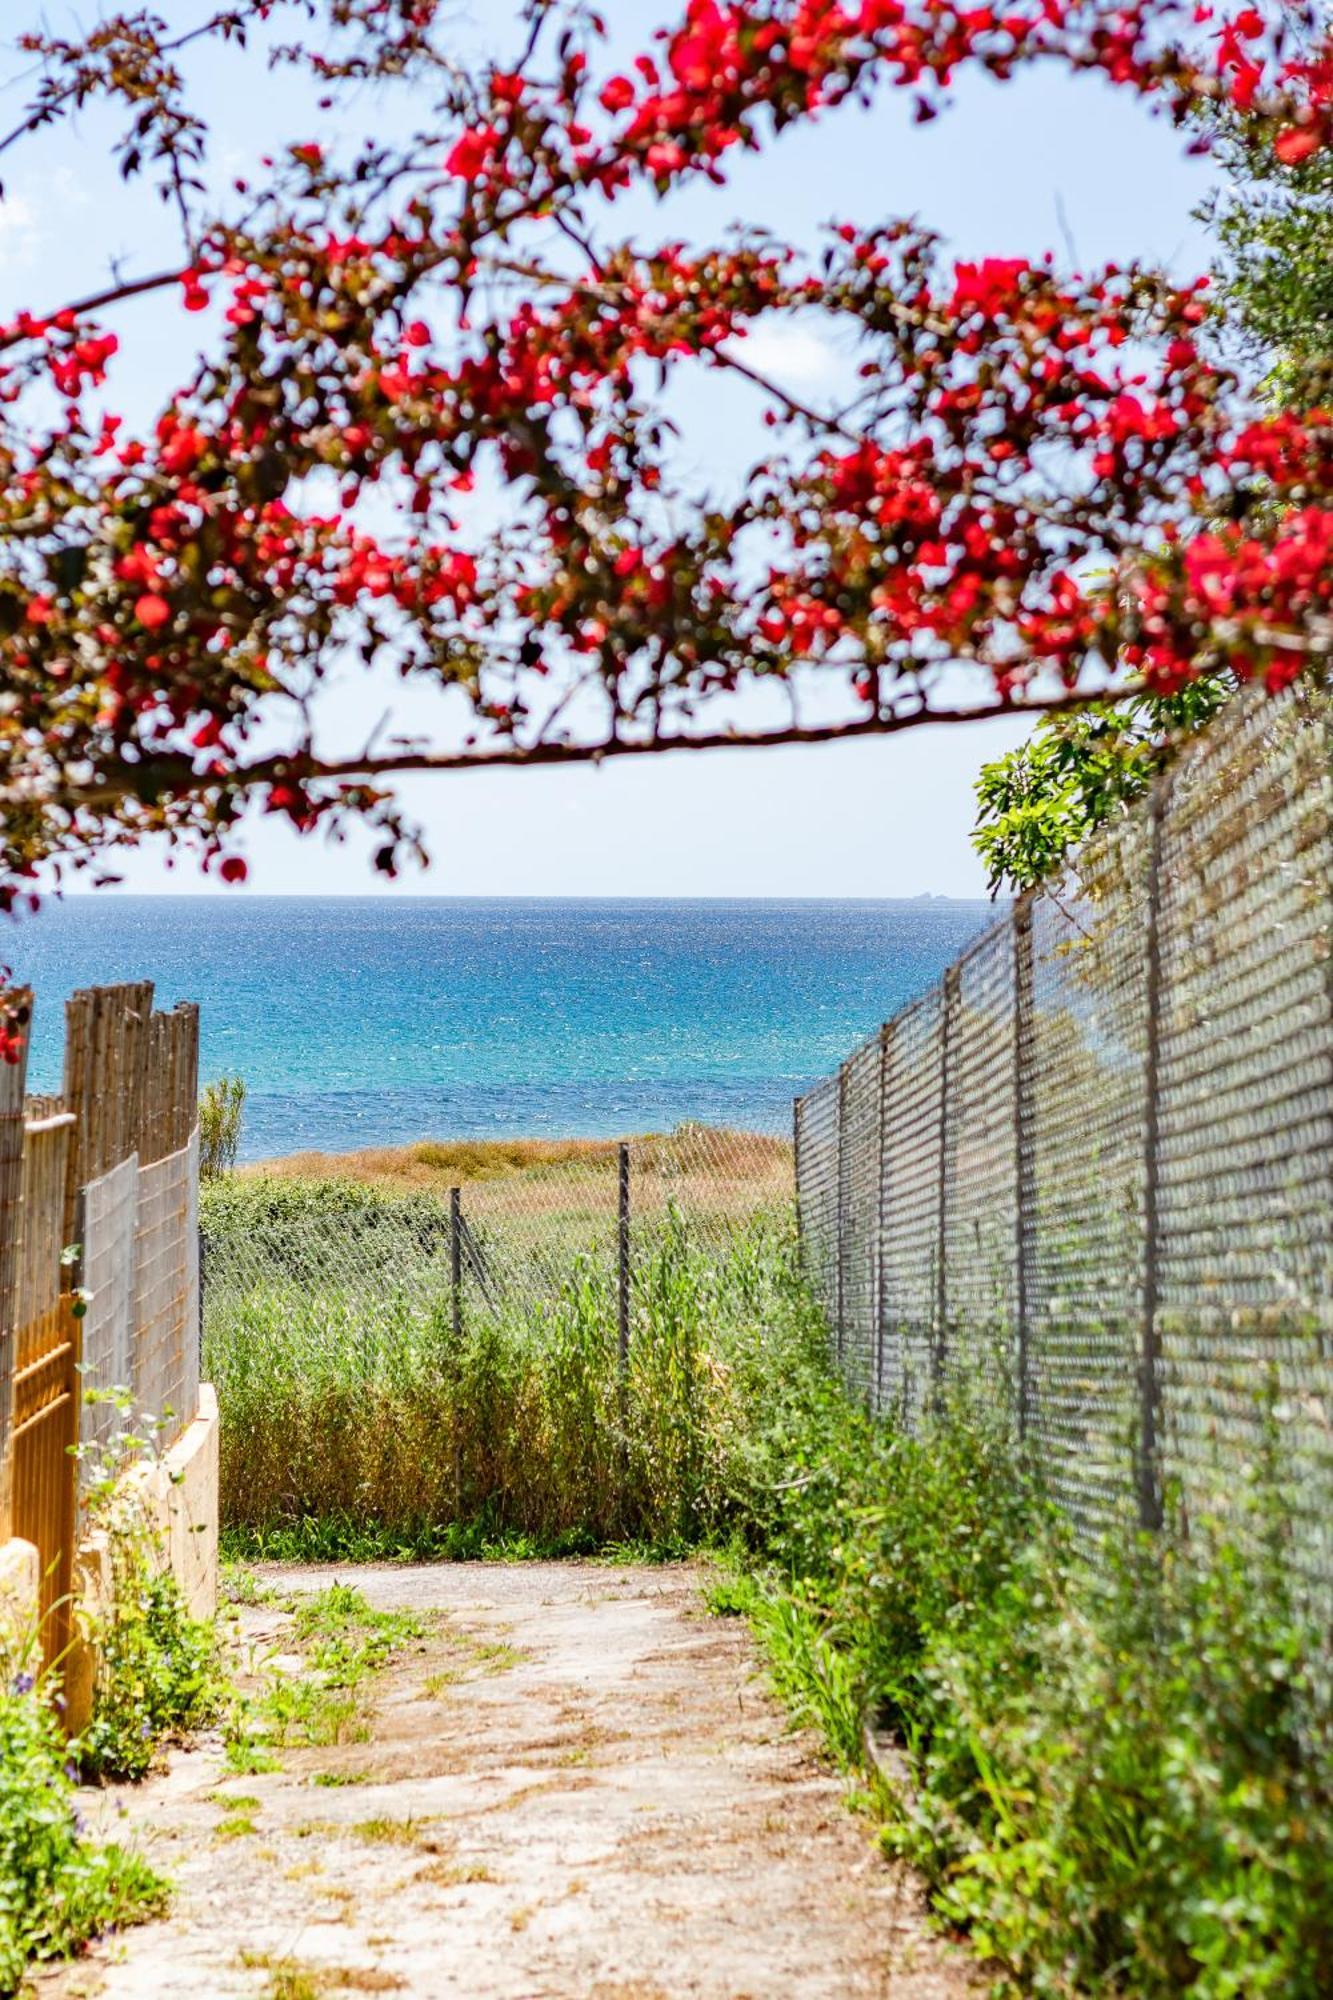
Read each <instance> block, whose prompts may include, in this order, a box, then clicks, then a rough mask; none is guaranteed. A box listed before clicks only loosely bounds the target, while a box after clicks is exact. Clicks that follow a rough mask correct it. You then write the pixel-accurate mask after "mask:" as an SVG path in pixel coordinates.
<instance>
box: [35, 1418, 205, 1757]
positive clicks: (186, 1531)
mask: <svg viewBox="0 0 1333 2000" xmlns="http://www.w3.org/2000/svg"><path fill="white" fill-rule="evenodd" d="M117 1501H118V1503H120V1504H121V1505H123V1506H124V1507H126V1508H127V1509H129V1510H131V1511H132V1513H133V1514H135V1515H137V1516H138V1518H139V1521H140V1523H141V1525H142V1527H143V1528H144V1530H145V1531H146V1532H147V1534H148V1536H149V1538H150V1540H151V1541H152V1542H153V1544H154V1545H155V1546H156V1547H157V1549H158V1550H159V1552H160V1560H161V1563H162V1567H163V1568H164V1569H169V1570H170V1571H171V1574H172V1575H173V1576H174V1577H175V1579H176V1582H177V1583H178V1584H179V1586H180V1591H181V1596H182V1598H183V1600H184V1603H185V1608H186V1610H187V1611H188V1612H189V1614H190V1616H191V1617H192V1618H211V1617H212V1616H213V1615H214V1613H215V1611H216V1610H217V1601H218V1404H217V1397H216V1395H215V1394H214V1392H213V1389H212V1386H211V1384H209V1383H203V1384H201V1386H200V1390H199V1414H198V1416H196V1418H195V1419H194V1422H193V1423H191V1424H190V1425H188V1426H187V1428H186V1429H185V1430H184V1431H183V1432H182V1434H181V1436H180V1437H179V1438H177V1440H176V1442H175V1444H174V1445H172V1447H171V1449H170V1450H169V1451H167V1452H164V1453H163V1455H162V1457H161V1458H160V1459H156V1460H154V1461H153V1462H152V1463H151V1464H147V1465H139V1466H135V1467H134V1468H133V1470H131V1471H130V1472H128V1473H127V1474H126V1475H125V1477H124V1479H123V1480H122V1481H121V1483H120V1486H119V1488H118V1489H117ZM74 1568H75V1581H74V1589H75V1595H76V1598H77V1604H76V1617H75V1624H76V1628H77V1631H76V1636H75V1639H74V1641H73V1643H72V1645H71V1646H70V1649H69V1653H68V1655H67V1657H66V1659H65V1660H64V1662H63V1663H62V1665H61V1669H60V1672H61V1679H62V1681H63V1683H64V1694H65V1704H66V1706H65V1720H66V1724H67V1726H68V1728H69V1729H70V1731H71V1733H73V1734H77V1732H78V1731H79V1730H80V1729H82V1728H83V1726H84V1724H85V1723H86V1722H87V1720H88V1717H89V1715H90V1714H91V1712H92V1697H93V1686H94V1682H95V1680H96V1675H97V1652H96V1634H97V1627H98V1625H99V1623H100V1622H101V1621H102V1620H103V1619H104V1618H105V1617H106V1615H107V1613H108V1611H109V1609H110V1606H111V1601H112V1574H111V1547H110V1541H109V1538H108V1536H107V1534H106V1531H105V1530H104V1529H99V1530H98V1531H97V1532H96V1533H95V1534H92V1535H89V1536H88V1537H87V1539H86V1540H85V1541H84V1542H82V1543H81V1544H80V1546H79V1549H78V1551H77V1553H76V1555H75V1563H74ZM39 1576H40V1571H39V1564H38V1556H37V1551H36V1549H35V1548H33V1547H32V1545H31V1543H29V1542H21V1541H18V1540H13V1541H9V1542H5V1543H3V1544H0V1642H4V1641H5V1640H8V1641H9V1643H11V1644H12V1643H14V1642H15V1641H18V1642H20V1643H21V1641H22V1639H23V1636H24V1634H25V1633H27V1632H30V1631H32V1630H33V1629H35V1626H36V1621H37V1611H38V1583H39Z"/></svg>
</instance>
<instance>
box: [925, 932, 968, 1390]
mask: <svg viewBox="0 0 1333 2000" xmlns="http://www.w3.org/2000/svg"><path fill="white" fill-rule="evenodd" d="M961 984H962V975H961V973H960V971H959V968H958V967H957V966H956V965H951V966H950V967H949V969H948V971H947V972H946V973H945V975H944V987H943V1001H942V1005H941V1009H940V1201H939V1219H938V1223H937V1226H936V1239H935V1352H934V1354H933V1355H932V1357H931V1392H932V1396H933V1397H934V1398H935V1400H936V1401H938V1399H939V1395H940V1391H941V1389H942V1388H943V1386H944V1364H945V1360H946V1358H947V1354H948V1346H949V1317H948V1315H949V1287H948V1280H947V1276H946V1271H945V1264H946V1257H945V1252H946V1249H947V1245H948V1222H949V1116H950V1105H949V1056H950V1043H951V1041H952V1031H953V1023H954V1016H955V1014H956V1013H957V1011H958V995H959V990H960V987H961Z"/></svg>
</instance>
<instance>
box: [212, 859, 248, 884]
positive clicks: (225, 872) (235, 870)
mask: <svg viewBox="0 0 1333 2000" xmlns="http://www.w3.org/2000/svg"><path fill="white" fill-rule="evenodd" d="M249 872H250V871H249V869H248V868H247V867H246V865H245V863H244V862H243V861H242V859H241V857H240V855H239V854H229V855H228V856H227V857H226V859H225V861H224V862H223V863H222V866H221V867H220V868H219V869H218V874H219V875H220V876H221V877H222V879H223V881H224V882H244V880H245V878H246V876H247V875H248V874H249Z"/></svg>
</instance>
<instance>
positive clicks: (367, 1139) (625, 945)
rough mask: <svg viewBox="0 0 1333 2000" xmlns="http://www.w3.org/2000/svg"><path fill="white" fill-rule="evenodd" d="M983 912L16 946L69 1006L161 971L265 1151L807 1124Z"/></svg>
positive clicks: (604, 908)
mask: <svg viewBox="0 0 1333 2000" xmlns="http://www.w3.org/2000/svg"><path fill="white" fill-rule="evenodd" d="M994 915H995V912H994V910H993V908H992V907H991V905H989V904H987V903H964V902H948V901H944V900H940V899H934V898H922V899H920V900H918V901H915V902H571V903H563V902H537V901H533V902H524V901H505V902H489V901H461V900H445V899H439V900H435V899H431V900H425V899H421V900H413V901H407V900H401V901H399V900H393V901H388V900H385V901H376V900H373V899H369V898H351V897H349V898H346V899H337V898H324V897H320V898H309V899H305V898H289V897H263V898H261V897H250V898H242V897H236V898H234V899H232V898H227V899H223V898H194V897H187V896H182V897H147V896H134V897H131V896H118V897H110V896H106V897H98V896H87V897H78V898H71V899H70V900H69V901H68V902H65V903H58V904H51V905H49V906H48V907H47V908H45V909H44V910H43V911H42V913H41V914H40V915H39V916H38V917H37V918H36V919H34V920H32V921H30V922H27V923H24V924H21V925H19V926H18V927H17V928H16V929H15V930H13V931H11V932H10V934H9V936H8V938H6V939H5V940H4V941H3V945H0V949H3V950H4V951H5V953H6V956H7V957H8V958H9V960H10V962H11V963H12V965H13V967H14V970H15V973H16V974H17V976H19V977H20V978H23V979H26V980H29V981H30V982H31V983H32V984H33V986H34V987H35V988H36V992H37V1020H36V1029H35V1034H34V1047H33V1064H32V1082H31V1087H32V1088H33V1089H37V1090H47V1089H53V1088H55V1087H56V1086H57V1085H58V1082H59V1075H60V1050H61V1043H62V1036H63V1019H62V1012H63V1010H62V1006H61V1003H62V1001H63V999H64V997H65V995H66V994H67V993H69V992H71V991H72V990H73V989H74V988H76V987H79V986H87V985H95V984H98V983H104V982H107V981H111V980H116V979H128V978H151V979H153V980H155V981H156V982H157V989H158V1004H159V1005H160V1006H169V1005H171V1004H173V1003H174V1002H175V1001H176V1000H178V999H193V1000H198V1001H200V1002H201V1003H202V1007H203V1073H204V1076H205V1078H208V1077H211V1076H215V1075H217V1074H218V1073H219V1072H220V1071H223V1070H233V1071H239V1072H240V1074H241V1075H243V1076H244V1077H245V1079H246V1082H247V1084H248V1086H249V1091H250V1096H249V1102H248V1105H247V1112H246V1127H245V1147H244V1150H245V1152H246V1154H247V1156H248V1157H251V1158H256V1157H260V1158H262V1157H265V1156H273V1155H277V1154H281V1153H288V1152H295V1151H298V1150H300V1149H301V1148H303V1147H308V1146H318V1147H324V1148H328V1149H331V1150H337V1149H341V1148H346V1147H352V1146H364V1145H372V1144H389V1143H397V1142H402V1141H406V1140H410V1139H419V1138H424V1137H432V1138H450V1137H463V1136H483V1137H492V1138H499V1137H513V1136H523V1135H526V1136H533V1137H538V1136H543V1135H559V1136H566V1137H577V1136H583V1135H590V1136H605V1135H612V1134H616V1133H619V1132H628V1131H643V1130H650V1129H654V1128H658V1129H660V1128H661V1127H663V1126H670V1125H673V1124H675V1123H677V1122H678V1121H679V1120H681V1119H683V1118H700V1119H705V1120H708V1121H712V1122H726V1123H744V1124H751V1125H754V1126H757V1127H761V1128H772V1129H783V1130H785V1129H786V1128H787V1124H788V1121H789V1119H790V1114H791V1099H792V1097H793V1095H794V1094H795V1093H796V1092H797V1091H799V1090H801V1089H803V1088H804V1087H805V1086H806V1085H807V1084H809V1083H810V1082H811V1081H813V1080H814V1079H815V1078H816V1077H818V1076H820V1075H822V1074H824V1072H825V1071H827V1070H828V1069H829V1068H831V1067H832V1066H833V1065H834V1064H836V1063H837V1062H839V1061H840V1060H841V1059H842V1057H843V1056H844V1055H846V1054H847V1053H848V1051H849V1050H850V1049H851V1048H852V1046H853V1045H854V1044H855V1043H856V1042H857V1041H859V1040H860V1039H861V1038H863V1037H864V1036H865V1035H867V1034H869V1033H870V1032H871V1031H872V1030H873V1029H874V1027H875V1026H876V1025H877V1024H878V1023H879V1022H880V1021H882V1020H884V1019H885V1018H886V1017H887V1016H888V1015H889V1014H891V1013H893V1012H894V1011H895V1010H896V1009H897V1008H898V1007H899V1006H901V1005H902V1004H903V1003H904V1002H905V1001H907V1000H909V999H911V998H912V997H913V996H914V995H916V994H917V993H919V992H921V991H922V990H923V989H924V988H926V987H927V986H929V985H930V984H931V982H932V981H933V980H934V979H936V978H937V977H938V976H939V974H940V973H941V972H942V971H943V969H944V967H945V966H946V965H947V964H948V962H949V961H950V959H952V958H953V957H954V956H955V955H956V954H957V953H958V951H959V950H960V949H961V948H962V946H963V945H964V944H966V942H967V940H968V939H969V938H970V937H971V936H972V935H973V934H974V933H975V932H976V931H977V930H978V929H979V928H980V927H981V926H983V925H984V924H986V923H987V922H989V921H990V920H991V919H992V918H993V917H994Z"/></svg>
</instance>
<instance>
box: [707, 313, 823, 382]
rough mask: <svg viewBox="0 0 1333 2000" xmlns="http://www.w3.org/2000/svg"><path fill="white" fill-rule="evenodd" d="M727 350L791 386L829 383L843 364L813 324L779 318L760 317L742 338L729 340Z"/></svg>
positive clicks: (759, 370)
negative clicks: (778, 319)
mask: <svg viewBox="0 0 1333 2000" xmlns="http://www.w3.org/2000/svg"><path fill="white" fill-rule="evenodd" d="M726 351H727V352H729V353H732V354H734V355H735V356H736V358H737V360H738V361H745V362H748V364H749V366H750V367H751V368H753V369H755V370H756V371H757V372H758V373H759V374H761V375H769V376H771V377H772V378H773V380H774V381H776V382H782V383H785V384H786V385H787V386H788V387H790V388H796V387H798V386H800V387H803V388H808V387H811V386H813V385H814V384H817V383H829V382H831V381H832V380H833V378H834V377H835V376H836V375H837V374H838V372H839V370H840V368H841V366H842V362H841V357H840V356H839V354H838V352H837V349H836V348H835V347H834V346H833V345H832V343H831V342H830V341H827V340H825V339H823V338H821V336H820V335H819V334H817V333H815V332H814V331H813V330H812V329H811V328H810V327H807V326H790V325H788V326H784V325H782V324H781V323H780V322H778V321H776V320H766V321H761V322H760V324H759V325H758V326H756V327H754V328H753V329H752V330H751V332H749V333H748V334H746V336H745V338H744V339H743V340H732V341H728V342H727V349H726Z"/></svg>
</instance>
